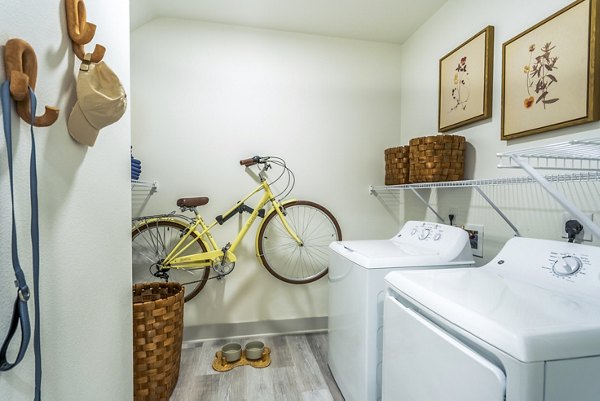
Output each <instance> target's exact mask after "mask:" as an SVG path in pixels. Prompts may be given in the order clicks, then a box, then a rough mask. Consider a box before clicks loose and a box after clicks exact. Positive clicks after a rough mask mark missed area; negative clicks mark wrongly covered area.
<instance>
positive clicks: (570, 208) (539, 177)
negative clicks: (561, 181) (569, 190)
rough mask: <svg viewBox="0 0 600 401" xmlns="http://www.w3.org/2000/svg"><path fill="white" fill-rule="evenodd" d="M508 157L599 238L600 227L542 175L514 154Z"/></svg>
mask: <svg viewBox="0 0 600 401" xmlns="http://www.w3.org/2000/svg"><path fill="white" fill-rule="evenodd" d="M509 157H510V158H511V159H512V160H513V161H514V162H515V163H517V164H518V165H519V166H520V167H521V168H522V169H523V170H525V172H527V174H529V175H530V176H531V177H532V178H533V179H535V180H536V181H537V182H538V183H539V184H540V185H541V186H542V188H544V190H546V192H548V194H549V195H550V196H552V197H553V198H554V199H555V200H556V201H557V202H558V203H560V204H561V205H562V207H564V208H565V209H566V210H567V211H568V212H569V213H571V214H572V215H573V216H575V217H576V218H577V220H578V221H579V222H580V223H581V224H583V226H584V227H585V228H587V229H589V230H590V231H591V232H592V233H594V235H596V238H600V227H598V225H596V224H594V222H593V221H592V220H591V219H590V218H588V217H587V216H586V215H585V214H584V213H583V212H582V211H581V210H579V208H577V206H575V205H574V204H573V203H571V201H569V200H568V199H567V198H566V197H565V196H564V195H563V194H561V193H560V192H558V191H557V190H556V189H555V188H554V187H552V185H551V184H550V182H548V180H546V178H544V176H543V175H541V174H540V173H538V172H537V171H536V170H535V168H533V167H532V166H531V165H530V164H529V163H527V162H525V161H524V160H523V159H522V158H520V157H519V156H517V155H515V154H509Z"/></svg>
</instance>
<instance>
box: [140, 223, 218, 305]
mask: <svg viewBox="0 0 600 401" xmlns="http://www.w3.org/2000/svg"><path fill="white" fill-rule="evenodd" d="M187 230H188V226H187V224H185V223H184V222H180V221H176V220H171V219H169V220H166V219H165V220H151V221H149V222H144V223H141V224H138V225H137V226H135V227H134V228H133V230H132V232H131V251H132V268H133V276H132V277H133V283H134V284H135V283H147V282H153V281H174V282H177V283H180V284H181V285H183V287H184V289H185V297H184V301H185V302H187V301H189V300H190V299H192V298H194V297H195V296H196V295H198V293H199V292H200V290H202V288H204V286H205V285H206V282H207V280H208V276H209V275H210V269H209V268H205V267H201V268H195V269H194V268H187V269H159V266H160V263H161V262H162V260H164V258H165V257H166V256H167V255H168V253H169V252H170V251H171V249H173V247H174V246H175V245H176V244H177V243H178V242H179V240H180V239H181V237H183V235H185V233H186V232H187ZM187 240H188V241H191V242H192V244H191V245H190V246H189V247H188V248H187V249H186V250H185V252H184V253H183V254H182V256H184V255H191V254H195V253H201V252H206V251H207V249H206V245H204V242H203V241H202V240H201V239H200V237H199V236H198V234H197V233H196V232H193V233H191V234H190V236H189V237H188V239H187Z"/></svg>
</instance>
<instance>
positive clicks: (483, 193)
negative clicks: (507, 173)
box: [473, 186, 521, 237]
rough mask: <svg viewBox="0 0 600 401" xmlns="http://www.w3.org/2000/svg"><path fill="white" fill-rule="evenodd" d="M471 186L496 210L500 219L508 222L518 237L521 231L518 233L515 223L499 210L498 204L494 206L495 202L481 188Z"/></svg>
mask: <svg viewBox="0 0 600 401" xmlns="http://www.w3.org/2000/svg"><path fill="white" fill-rule="evenodd" d="M473 188H475V190H476V191H477V192H479V195H481V197H482V198H483V199H485V201H486V202H487V203H488V204H489V205H490V206H491V207H492V209H494V210H495V211H496V213H498V215H499V216H500V217H501V218H502V220H504V221H505V222H506V224H508V225H509V226H510V228H512V230H513V231H514V233H515V237H520V236H521V233H519V230H518V229H517V227H515V225H514V224H513V223H512V222H511V221H510V220H509V218H508V217H507V216H506V215H505V214H504V212H502V210H500V208H499V207H498V206H496V204H495V203H494V202H493V201H492V200H491V199H490V198H489V197H488V196H487V195H486V194H485V192H483V190H482V189H481V188H479V187H478V186H475V187H473Z"/></svg>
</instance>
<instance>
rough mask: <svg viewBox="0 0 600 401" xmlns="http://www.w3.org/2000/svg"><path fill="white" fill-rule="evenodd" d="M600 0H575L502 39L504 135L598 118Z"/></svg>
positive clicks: (540, 130) (516, 136)
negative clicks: (538, 21) (521, 31)
mask: <svg viewBox="0 0 600 401" xmlns="http://www.w3.org/2000/svg"><path fill="white" fill-rule="evenodd" d="M597 3H598V0H577V1H575V2H574V3H571V4H569V5H568V6H567V7H565V8H563V9H562V10H560V11H558V12H557V13H555V14H553V15H551V16H550V17H548V18H546V19H545V20H543V21H541V22H540V23H538V24H536V25H534V26H533V27H531V28H529V29H528V30H526V31H525V32H523V33H521V34H519V35H517V36H516V37H514V38H512V39H510V40H509V41H507V42H506V43H504V44H503V45H502V129H501V137H502V139H513V138H518V137H522V136H525V135H531V134H537V133H540V132H545V131H549V130H554V129H557V128H562V127H568V126H572V125H577V124H583V123H587V122H590V121H596V120H598V119H600V113H599V109H598V107H599V103H600V102H599V99H598V95H599V93H600V92H599V88H598V84H599V83H600V80H599V76H598V73H599V72H600V67H599V66H598V62H599V61H600V59H599V55H600V51H599V49H598V45H599V41H598V32H597V30H598V21H597V17H598V15H597Z"/></svg>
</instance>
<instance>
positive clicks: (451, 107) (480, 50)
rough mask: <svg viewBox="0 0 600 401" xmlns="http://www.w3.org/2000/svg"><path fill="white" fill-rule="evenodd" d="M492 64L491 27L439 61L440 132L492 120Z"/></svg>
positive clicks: (492, 39)
mask: <svg viewBox="0 0 600 401" xmlns="http://www.w3.org/2000/svg"><path fill="white" fill-rule="evenodd" d="M493 64H494V27H493V26H488V27H486V28H484V29H483V30H482V31H481V32H478V33H477V34H476V35H475V36H473V37H472V38H470V39H469V40H467V41H466V42H464V43H463V44H461V45H460V46H458V47H457V48H456V49H454V50H452V51H451V52H450V53H448V54H447V55H445V56H444V57H442V58H441V59H440V78H439V79H440V81H439V97H438V98H439V103H438V130H439V131H440V132H445V131H450V130H453V129H455V128H458V127H462V126H463V125H466V124H470V123H472V122H475V121H479V120H483V119H486V118H489V117H491V115H492V69H493Z"/></svg>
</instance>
